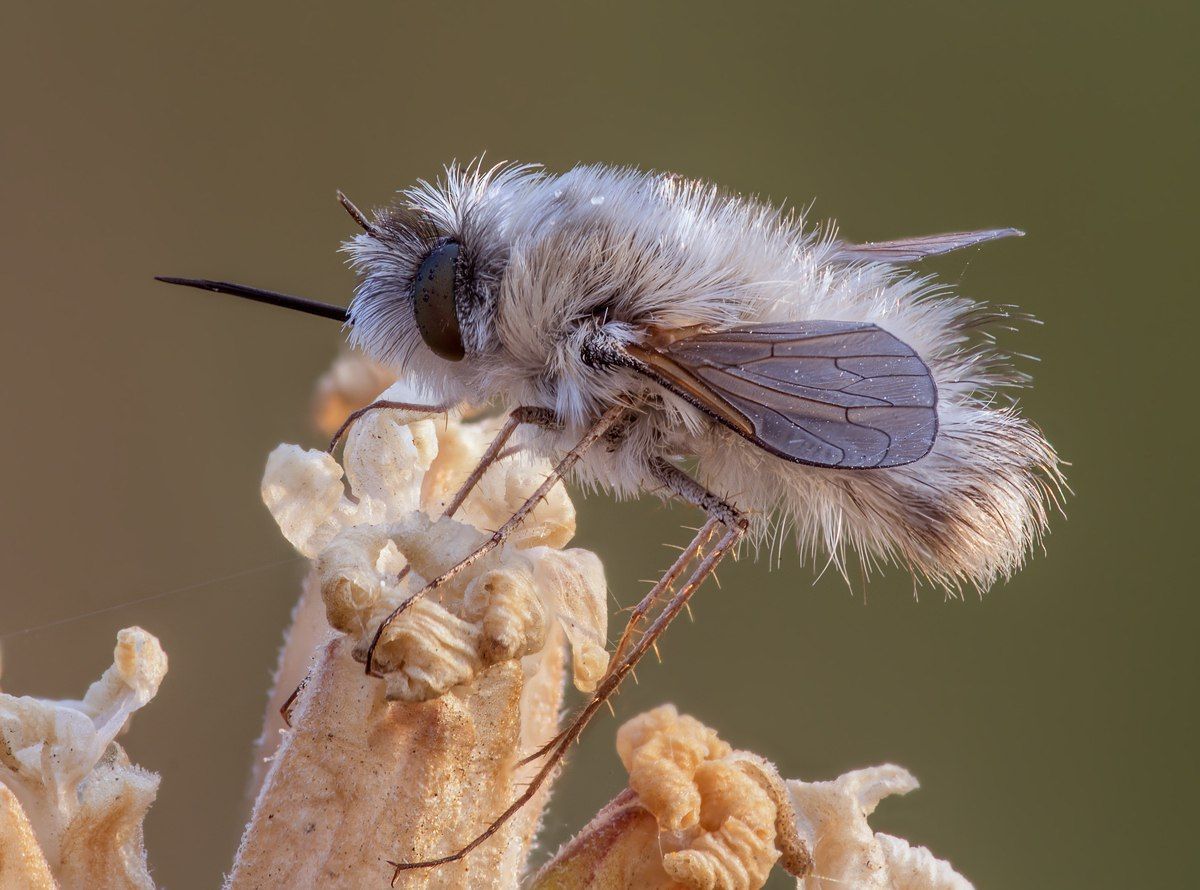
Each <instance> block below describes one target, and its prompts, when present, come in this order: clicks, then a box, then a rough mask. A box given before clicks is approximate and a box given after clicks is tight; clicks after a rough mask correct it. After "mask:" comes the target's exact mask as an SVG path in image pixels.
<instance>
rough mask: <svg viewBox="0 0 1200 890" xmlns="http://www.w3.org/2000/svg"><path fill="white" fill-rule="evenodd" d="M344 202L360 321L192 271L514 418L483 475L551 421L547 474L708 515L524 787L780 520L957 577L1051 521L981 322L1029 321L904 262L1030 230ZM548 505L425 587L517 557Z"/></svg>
mask: <svg viewBox="0 0 1200 890" xmlns="http://www.w3.org/2000/svg"><path fill="white" fill-rule="evenodd" d="M343 203H344V204H345V206H346V208H347V210H349V211H350V213H351V215H352V216H353V217H354V218H355V220H356V221H357V222H358V223H359V225H360V226H361V227H362V228H363V232H362V234H359V235H357V236H355V237H354V238H353V239H352V240H351V241H349V242H347V243H346V245H345V250H346V251H347V252H348V253H349V255H350V258H351V262H352V264H353V266H354V268H355V269H356V270H357V272H358V274H359V276H360V279H359V284H358V288H357V290H356V293H355V296H354V299H353V301H352V303H351V305H350V308H349V310H348V311H345V310H341V309H339V308H338V307H331V306H325V305H323V304H311V303H307V302H306V301H300V300H298V299H297V298H292V297H286V296H283V295H277V294H271V293H269V292H262V291H256V290H254V289H251V288H244V287H241V286H238V285H228V284H222V283H216V282H197V281H189V280H181V279H171V280H173V281H176V282H177V283H185V284H192V285H195V286H200V287H207V288H209V289H213V290H218V291H225V292H231V293H237V294H240V295H243V296H250V297H251V298H254V299H260V300H266V301H267V302H276V303H281V304H284V305H290V306H292V307H293V308H300V309H304V310H305V311H309V312H314V313H316V314H322V315H327V316H330V317H338V318H345V320H346V321H348V323H349V325H350V330H351V333H350V339H351V342H352V343H353V344H354V345H356V346H358V347H360V348H362V349H363V350H364V351H365V352H367V353H368V354H369V355H371V356H373V357H374V358H376V359H378V360H379V361H381V362H383V363H385V364H388V365H392V366H394V367H396V368H397V369H399V370H401V371H402V372H403V374H404V375H405V377H406V378H408V379H410V380H413V381H415V382H416V383H417V384H418V385H419V386H420V388H421V389H422V390H424V391H425V392H426V393H427V394H428V396H429V400H430V401H432V402H434V403H436V404H438V405H441V406H449V405H454V404H457V403H460V402H473V403H480V402H484V401H498V402H501V403H503V404H506V405H508V406H509V407H511V408H514V409H516V410H515V411H514V412H513V414H512V415H511V418H510V420H509V422H508V423H507V424H506V425H505V426H504V427H503V428H502V430H501V433H500V435H499V436H498V437H497V440H496V442H495V443H493V446H492V447H491V448H490V449H489V451H488V453H487V455H486V456H485V464H486V462H487V461H489V460H492V459H495V458H496V457H497V456H498V455H499V454H501V453H502V451H501V449H502V448H503V447H504V444H505V442H506V441H507V440H508V439H509V437H511V436H512V435H513V434H514V432H515V431H516V429H517V427H518V426H521V425H522V424H527V423H533V424H536V425H537V426H539V427H541V432H540V433H539V434H538V435H537V436H535V437H533V438H532V439H531V440H530V441H529V442H528V443H527V444H528V446H529V447H536V448H541V449H544V450H547V451H549V452H551V453H552V454H554V455H555V456H556V457H558V463H557V465H556V468H555V472H554V473H553V474H552V475H551V477H550V478H549V479H548V480H547V482H546V485H553V484H555V482H556V481H557V480H558V479H559V478H561V477H562V476H563V475H564V474H567V473H573V474H574V475H575V476H576V478H578V479H580V480H581V481H582V482H584V483H592V484H595V485H598V486H601V487H604V488H607V489H609V490H611V491H613V492H615V493H617V494H619V495H632V494H635V493H637V492H640V491H647V490H650V491H657V492H661V493H664V494H670V495H674V496H676V497H679V498H681V499H683V500H685V501H687V502H689V503H692V504H694V505H696V506H698V507H700V508H701V509H703V510H705V512H706V513H707V514H708V516H709V521H708V522H707V523H706V524H705V526H704V527H703V528H702V529H701V531H700V533H699V535H697V538H696V540H695V541H693V542H692V545H690V546H689V547H688V548H686V549H685V551H684V553H683V555H682V556H681V557H680V559H679V561H677V563H676V565H675V566H673V567H672V569H671V570H670V571H669V572H668V574H667V576H666V577H665V578H664V579H663V580H662V581H661V582H660V583H659V584H658V585H656V586H655V588H654V589H652V590H651V592H650V593H649V594H648V595H647V596H646V598H645V599H644V600H643V601H642V603H641V604H639V606H638V607H637V608H636V609H635V610H634V613H633V617H632V618H631V620H630V622H629V625H628V627H627V629H626V632H625V634H624V635H623V636H622V639H621V641H620V643H619V644H618V646H617V650H616V652H615V654H614V657H613V660H612V668H611V669H610V672H609V675H608V676H607V677H606V678H605V680H604V681H602V683H601V684H600V687H599V689H598V690H597V692H596V696H595V698H594V699H593V701H592V703H591V704H589V705H588V708H587V709H585V711H584V712H583V714H582V715H581V717H580V718H578V719H577V720H576V721H575V722H574V723H573V724H572V725H571V726H570V727H569V728H568V730H567V731H565V732H564V733H563V734H562V735H561V736H559V737H558V738H557V739H555V740H553V741H552V742H551V744H549V745H547V746H546V748H544V749H543V750H542V751H541V752H539V754H543V753H544V754H547V755H548V758H547V763H546V765H545V767H544V768H543V771H542V772H541V773H540V774H539V778H538V779H537V780H535V782H534V783H533V784H532V785H531V787H530V788H529V790H528V791H527V793H526V795H525V796H523V798H522V800H524V799H527V797H528V796H531V795H532V793H533V792H534V791H535V790H536V788H537V786H538V785H539V784H540V783H541V781H542V780H543V779H544V777H545V776H546V775H548V773H549V771H550V770H551V769H552V768H553V765H554V763H555V762H556V761H557V759H558V758H560V757H561V756H562V754H563V752H565V750H566V747H567V746H568V745H569V744H570V743H571V741H572V740H573V739H574V738H575V737H576V736H577V735H578V733H579V731H581V730H582V727H583V724H585V723H586V722H587V720H588V719H589V718H590V716H591V714H592V713H594V711H595V709H596V708H597V707H599V704H600V703H602V702H603V701H604V700H605V699H606V698H607V696H608V695H610V694H611V693H612V691H613V690H615V688H616V686H617V685H618V684H619V683H620V681H621V679H622V678H623V677H624V676H625V675H626V674H627V673H628V672H629V671H630V670H631V669H632V667H633V665H635V664H636V663H637V660H638V659H639V658H640V657H641V655H642V654H644V652H645V651H646V648H647V647H648V646H650V645H653V642H654V640H655V639H656V638H657V636H658V635H659V634H661V633H662V631H663V629H665V627H666V625H667V624H668V623H669V622H670V620H671V619H672V618H673V617H674V616H675V615H676V614H678V612H679V610H680V609H682V608H683V606H684V605H686V602H687V599H688V597H690V596H691V594H692V593H693V592H694V591H695V589H696V587H697V586H698V585H699V584H700V582H701V581H702V580H703V579H704V578H705V577H706V576H707V575H708V574H709V573H711V571H712V569H713V568H715V566H716V563H717V562H718V561H719V560H720V558H721V557H722V556H724V555H725V553H727V552H728V551H729V550H730V549H731V548H732V547H733V546H735V545H736V544H737V542H738V541H739V540H740V539H741V538H742V536H743V535H745V534H752V535H760V536H761V535H764V534H766V533H767V532H768V531H769V529H770V528H771V525H770V522H771V517H772V516H779V517H782V520H783V523H784V524H785V525H786V526H788V527H790V528H791V529H792V530H793V531H794V534H795V536H796V539H797V542H798V546H799V549H800V550H801V551H802V552H803V553H806V554H812V555H817V554H824V555H825V556H827V557H828V558H829V559H831V560H833V561H835V562H836V563H839V564H840V563H841V562H842V561H843V560H844V559H845V557H846V556H848V555H849V554H851V553H853V554H857V555H858V556H859V558H861V559H862V560H863V562H864V563H865V564H866V565H867V566H868V567H869V566H872V565H875V564H877V563H883V562H898V563H900V564H901V565H902V566H904V567H905V568H907V569H908V570H910V571H911V572H912V573H913V574H914V575H915V576H920V577H924V578H926V579H928V580H930V581H932V582H934V583H937V584H941V585H944V586H947V587H955V586H958V585H960V584H963V583H969V584H974V585H977V586H979V587H986V586H988V585H989V584H991V583H992V582H993V581H994V580H995V579H996V578H997V577H1001V576H1006V575H1008V574H1010V573H1011V572H1012V571H1014V570H1015V569H1016V568H1017V567H1018V566H1019V565H1020V564H1021V562H1022V561H1023V559H1024V556H1025V554H1026V553H1027V552H1028V550H1029V549H1030V546H1031V545H1032V544H1033V543H1034V542H1035V541H1036V540H1037V539H1038V538H1039V537H1040V535H1041V534H1042V532H1043V531H1044V527H1045V522H1046V514H1047V509H1048V506H1049V504H1050V503H1052V501H1053V499H1054V497H1055V493H1056V486H1057V484H1058V483H1059V482H1060V477H1059V470H1058V461H1057V458H1056V456H1055V453H1054V451H1053V449H1052V448H1051V446H1050V445H1049V444H1048V443H1047V442H1046V440H1045V439H1044V437H1043V436H1042V434H1041V433H1040V431H1039V430H1038V429H1037V428H1036V427H1035V426H1033V425H1032V424H1030V423H1029V422H1028V421H1026V420H1025V419H1024V418H1022V417H1021V416H1020V414H1019V413H1018V412H1017V410H1016V409H1015V407H1013V406H1012V405H1008V404H1004V403H1001V402H1000V401H999V400H998V398H997V391H998V390H999V389H1001V388H1002V387H1005V386H1009V385H1013V384H1019V383H1021V382H1022V381H1023V378H1022V377H1021V376H1020V375H1018V374H1016V373H1015V372H1014V371H1012V370H1011V368H1010V367H1009V366H1008V363H1007V360H1006V357H1005V356H1004V355H1002V354H1000V353H999V352H998V351H997V350H996V349H995V347H994V346H993V345H992V342H991V341H990V340H989V339H988V338H987V337H986V335H985V334H984V331H983V329H984V328H985V327H986V325H987V324H988V323H990V322H993V321H997V320H1000V319H1003V318H1005V317H1007V313H1005V312H1003V311H997V310H995V309H989V308H987V307H985V306H983V305H981V304H978V303H975V302H973V301H970V300H968V299H965V298H963V297H959V296H955V295H952V294H949V293H947V292H946V290H945V289H944V288H942V287H940V286H938V285H935V284H934V283H933V282H932V280H931V279H930V278H928V277H917V276H915V275H913V274H912V273H910V272H909V271H907V270H906V269H905V268H904V264H908V263H913V262H916V261H919V260H920V259H922V258H923V257H926V256H930V255H934V254H940V253H946V252H948V251H951V250H955V249H960V248H964V247H968V246H971V245H974V244H978V243H981V242H983V241H987V240H991V239H994V238H1000V237H1005V236H1008V235H1017V234H1020V233H1019V232H1017V231H1016V230H1013V229H994V230H987V231H981V232H962V233H954V234H949V235H938V236H931V237H924V238H914V239H905V240H900V241H890V242H880V243H874V244H859V245H851V244H847V243H845V242H843V241H840V240H838V239H837V238H836V236H835V235H834V234H832V233H831V232H820V231H813V230H808V229H806V228H805V227H804V226H803V223H802V221H801V220H800V219H798V218H795V217H793V216H789V215H785V214H783V213H781V212H780V211H778V210H776V209H773V208H771V207H768V206H766V205H763V204H761V203H758V202H755V201H752V200H747V199H743V198H739V197H735V196H729V195H726V194H723V193H721V192H720V191H718V190H717V189H715V188H713V187H711V186H707V185H704V184H702V183H696V182H689V181H685V180H683V179H680V178H678V177H675V176H670V175H657V174H651V173H642V172H637V171H632V170H624V169H616V168H609V167H579V168H576V169H574V170H571V171H569V172H567V173H565V174H562V175H553V174H549V173H546V172H543V171H541V170H540V169H538V168H533V167H527V166H507V167H498V168H494V169H492V170H488V171H485V170H482V169H481V168H479V167H478V166H477V165H476V166H469V167H466V168H462V167H455V168H451V169H449V170H448V171H447V175H446V177H445V179H444V180H443V181H442V182H440V183H437V184H430V183H425V182H422V183H420V184H418V185H417V186H416V187H414V188H411V189H409V190H406V191H404V192H402V193H401V195H400V200H399V202H398V203H397V204H396V205H395V207H393V208H392V209H390V210H388V211H385V212H382V213H379V214H376V215H374V216H372V217H370V218H369V217H367V216H366V215H364V214H362V213H361V212H360V211H358V210H357V208H355V207H354V206H353V205H351V204H350V203H349V202H348V201H345V200H344V199H343ZM599 443H603V445H602V447H596V446H597V445H598V444H599ZM685 459H686V460H692V461H694V462H695V467H696V473H697V478H693V477H691V476H689V475H688V474H686V473H685V472H684V471H683V469H682V467H681V466H680V461H681V460H685ZM483 468H484V467H482V466H481V468H480V470H479V471H477V473H481V472H482V469H483ZM477 479H478V475H476V474H473V476H472V478H471V479H469V480H468V482H467V486H466V487H465V488H464V492H460V496H459V497H456V498H455V500H454V501H453V502H452V503H451V505H450V508H449V509H448V510H447V512H448V513H452V512H454V510H455V509H456V508H457V506H458V504H460V503H461V499H462V497H463V496H465V490H466V489H467V488H469V486H470V485H472V484H474V481H477ZM536 498H537V494H536V493H535V497H534V498H531V499H530V501H529V502H528V503H527V505H526V507H525V508H522V510H520V511H518V513H517V514H516V515H514V517H513V518H512V519H511V520H510V521H509V522H508V523H506V524H505V525H504V526H503V527H502V528H501V529H500V530H498V531H497V533H496V534H495V535H494V536H493V538H492V539H491V540H490V541H489V542H488V543H487V544H485V545H484V546H483V547H482V548H480V550H479V551H477V552H476V553H474V554H471V555H470V556H468V557H467V558H466V559H464V560H463V562H462V563H460V564H459V565H458V566H456V567H454V568H452V569H451V570H449V571H448V572H447V573H445V574H444V575H443V576H441V577H439V578H434V579H430V580H429V582H428V585H427V588H426V589H427V590H429V589H433V588H435V587H437V586H439V585H440V584H442V583H444V582H445V580H446V579H447V578H449V577H450V576H452V575H453V574H455V573H456V572H457V571H460V570H461V569H462V568H463V567H465V565H467V564H468V563H470V562H471V561H473V560H474V559H477V558H479V556H481V555H482V554H483V553H484V552H486V551H487V550H489V549H491V548H493V547H496V546H500V545H501V543H502V542H503V539H504V536H505V535H506V534H507V532H508V531H510V530H511V528H513V527H515V525H516V524H518V523H519V522H520V521H521V520H522V519H523V518H524V515H525V513H527V512H528V509H531V508H532V504H533V503H536ZM706 548H708V549H707V552H706ZM693 561H694V562H695V566H694V568H692V569H691V573H690V574H687V573H688V570H689V567H691V566H692V563H693ZM679 579H683V580H682V582H681V586H678V587H677V589H675V592H674V593H673V594H672V593H671V591H672V585H673V584H675V583H676V582H677V581H678V580H679ZM403 608H404V606H401V607H400V608H399V609H398V610H397V613H394V614H393V616H392V618H394V617H395V614H398V613H399V611H402V610H403ZM656 610H657V617H653V618H651V616H653V615H654V614H655V612H656ZM392 618H389V619H388V620H387V621H385V622H384V623H383V625H381V628H380V632H382V628H383V627H385V626H386V625H387V624H388V623H389V622H390V621H391V620H392ZM645 621H650V624H649V626H648V627H646V628H645V629H644V631H642V624H643V622H645ZM377 638H378V637H377ZM367 661H368V670H369V669H370V666H371V664H370V655H369V654H368V659H367ZM522 800H518V801H517V802H516V803H515V804H514V808H512V809H510V810H509V811H508V812H506V813H505V814H502V816H501V818H500V819H499V820H498V821H497V825H498V824H499V822H501V821H503V819H505V818H507V817H508V816H509V815H511V813H513V812H515V811H516V807H518V806H519V805H520V804H521V802H522ZM494 828H495V826H493V827H492V828H490V829H489V830H488V831H487V832H485V833H484V834H483V835H481V836H480V838H478V839H477V840H476V842H475V843H473V844H472V845H469V846H468V847H467V848H466V850H469V849H472V848H473V847H474V846H476V845H477V844H478V843H481V842H482V841H483V840H485V839H486V837H487V836H488V835H489V834H490V833H491V831H493V830H494ZM466 850H464V851H457V852H456V853H454V854H451V855H450V856H448V857H445V859H444V860H437V861H445V860H448V859H452V858H457V857H458V856H460V855H462V854H463V853H464V852H466ZM429 864H435V863H412V864H404V865H398V866H397V868H403V867H411V866H415V865H429Z"/></svg>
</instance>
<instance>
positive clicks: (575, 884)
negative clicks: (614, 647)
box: [533, 705, 809, 890]
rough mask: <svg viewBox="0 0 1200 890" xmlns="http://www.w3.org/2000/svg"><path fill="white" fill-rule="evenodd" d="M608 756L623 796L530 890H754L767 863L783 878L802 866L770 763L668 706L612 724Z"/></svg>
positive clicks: (802, 852)
mask: <svg viewBox="0 0 1200 890" xmlns="http://www.w3.org/2000/svg"><path fill="white" fill-rule="evenodd" d="M617 752H618V754H619V755H620V757H621V762H622V763H623V764H624V765H625V768H626V769H627V770H628V771H629V788H628V790H626V791H625V792H622V794H620V795H618V796H617V797H616V798H615V799H614V800H613V801H612V802H611V803H609V804H608V806H606V807H605V808H604V809H603V810H601V811H600V813H599V814H598V815H597V816H596V818H595V819H593V820H592V822H591V823H589V824H588V826H587V827H585V828H584V829H583V831H581V832H580V833H579V835H578V836H576V837H575V839H574V840H572V841H570V842H569V843H568V844H567V845H566V846H565V847H564V848H563V849H562V850H560V851H559V853H558V854H557V855H556V856H555V857H554V859H553V860H551V862H549V863H548V864H547V865H546V866H545V867H544V868H543V869H542V871H541V872H539V874H538V875H537V877H536V878H535V880H534V883H533V887H534V888H536V890H566V888H584V887H587V888H593V890H622V888H627V887H639V888H642V887H644V888H647V890H679V888H694V890H699V888H713V890H715V888H723V890H756V888H758V887H761V886H762V885H763V884H764V883H766V880H767V876H768V874H769V873H770V870H771V867H772V866H773V865H774V864H775V862H776V861H777V860H780V859H782V860H783V862H782V864H783V865H784V867H785V868H786V869H787V870H788V871H790V872H792V873H793V874H803V873H804V872H805V870H806V869H807V867H808V861H809V860H808V850H807V848H806V847H805V845H804V844H803V843H802V842H800V840H799V839H798V838H797V836H796V834H795V818H794V816H793V814H792V810H791V805H790V803H789V801H788V797H787V793H786V791H785V790H784V785H783V781H782V779H780V778H779V775H778V773H777V772H776V771H775V768H774V767H773V766H772V765H771V764H770V763H768V762H766V761H764V760H762V759H761V758H759V757H757V756H755V755H753V754H748V753H746V752H738V751H734V750H733V749H732V748H731V747H730V746H729V745H728V744H726V743H725V742H724V741H722V740H721V739H720V738H719V737H718V736H717V734H716V732H714V731H713V730H711V729H709V728H708V727H706V726H705V725H704V724H702V723H700V722H699V721H698V720H695V719H693V718H692V717H687V716H682V715H680V714H679V712H678V711H676V709H675V707H674V706H673V705H663V706H661V707H658V708H655V709H654V710H652V711H649V712H647V713H645V714H642V715H640V716H638V717H635V718H633V719H632V720H630V721H629V722H627V723H626V724H625V725H624V726H622V727H621V729H620V731H619V732H618V733H617Z"/></svg>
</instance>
